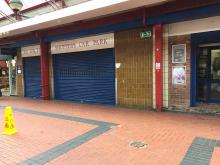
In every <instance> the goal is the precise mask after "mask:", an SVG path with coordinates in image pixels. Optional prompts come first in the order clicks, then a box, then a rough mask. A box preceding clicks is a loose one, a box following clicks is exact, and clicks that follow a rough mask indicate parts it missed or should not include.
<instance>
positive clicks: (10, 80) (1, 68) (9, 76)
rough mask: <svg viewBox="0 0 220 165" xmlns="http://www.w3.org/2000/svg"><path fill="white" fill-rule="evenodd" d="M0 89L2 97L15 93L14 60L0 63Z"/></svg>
mask: <svg viewBox="0 0 220 165" xmlns="http://www.w3.org/2000/svg"><path fill="white" fill-rule="evenodd" d="M0 87H1V92H2V95H3V96H13V95H16V94H17V91H16V60H15V59H8V60H6V61H1V62H0Z"/></svg>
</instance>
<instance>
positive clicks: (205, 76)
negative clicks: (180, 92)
mask: <svg viewBox="0 0 220 165" xmlns="http://www.w3.org/2000/svg"><path fill="white" fill-rule="evenodd" d="M197 101H203V102H214V103H220V47H202V48H200V49H199V54H198V57H197Z"/></svg>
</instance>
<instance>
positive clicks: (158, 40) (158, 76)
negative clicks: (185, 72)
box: [154, 24, 163, 112]
mask: <svg viewBox="0 0 220 165" xmlns="http://www.w3.org/2000/svg"><path fill="white" fill-rule="evenodd" d="M162 28H163V26H162V25H161V24H157V25H154V35H155V56H156V57H155V72H156V73H155V88H156V91H155V94H156V97H155V98H156V111H157V112H161V111H163V30H162Z"/></svg>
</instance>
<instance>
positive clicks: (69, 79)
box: [54, 49, 115, 105]
mask: <svg viewBox="0 0 220 165" xmlns="http://www.w3.org/2000/svg"><path fill="white" fill-rule="evenodd" d="M54 87H55V98H56V99H61V100H72V101H79V102H88V103H101V104H111V105H114V104H115V58H114V49H103V50H93V51H86V52H75V53H67V54H59V55H55V56H54Z"/></svg>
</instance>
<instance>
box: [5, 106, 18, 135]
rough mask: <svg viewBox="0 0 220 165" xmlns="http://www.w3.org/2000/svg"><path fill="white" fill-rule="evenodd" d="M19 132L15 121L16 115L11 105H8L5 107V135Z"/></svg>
mask: <svg viewBox="0 0 220 165" xmlns="http://www.w3.org/2000/svg"><path fill="white" fill-rule="evenodd" d="M16 132H17V130H16V127H15V123H14V117H13V113H12V108H11V107H10V106H7V107H6V108H5V116H4V128H3V132H2V134H4V135H12V134H15V133H16Z"/></svg>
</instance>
